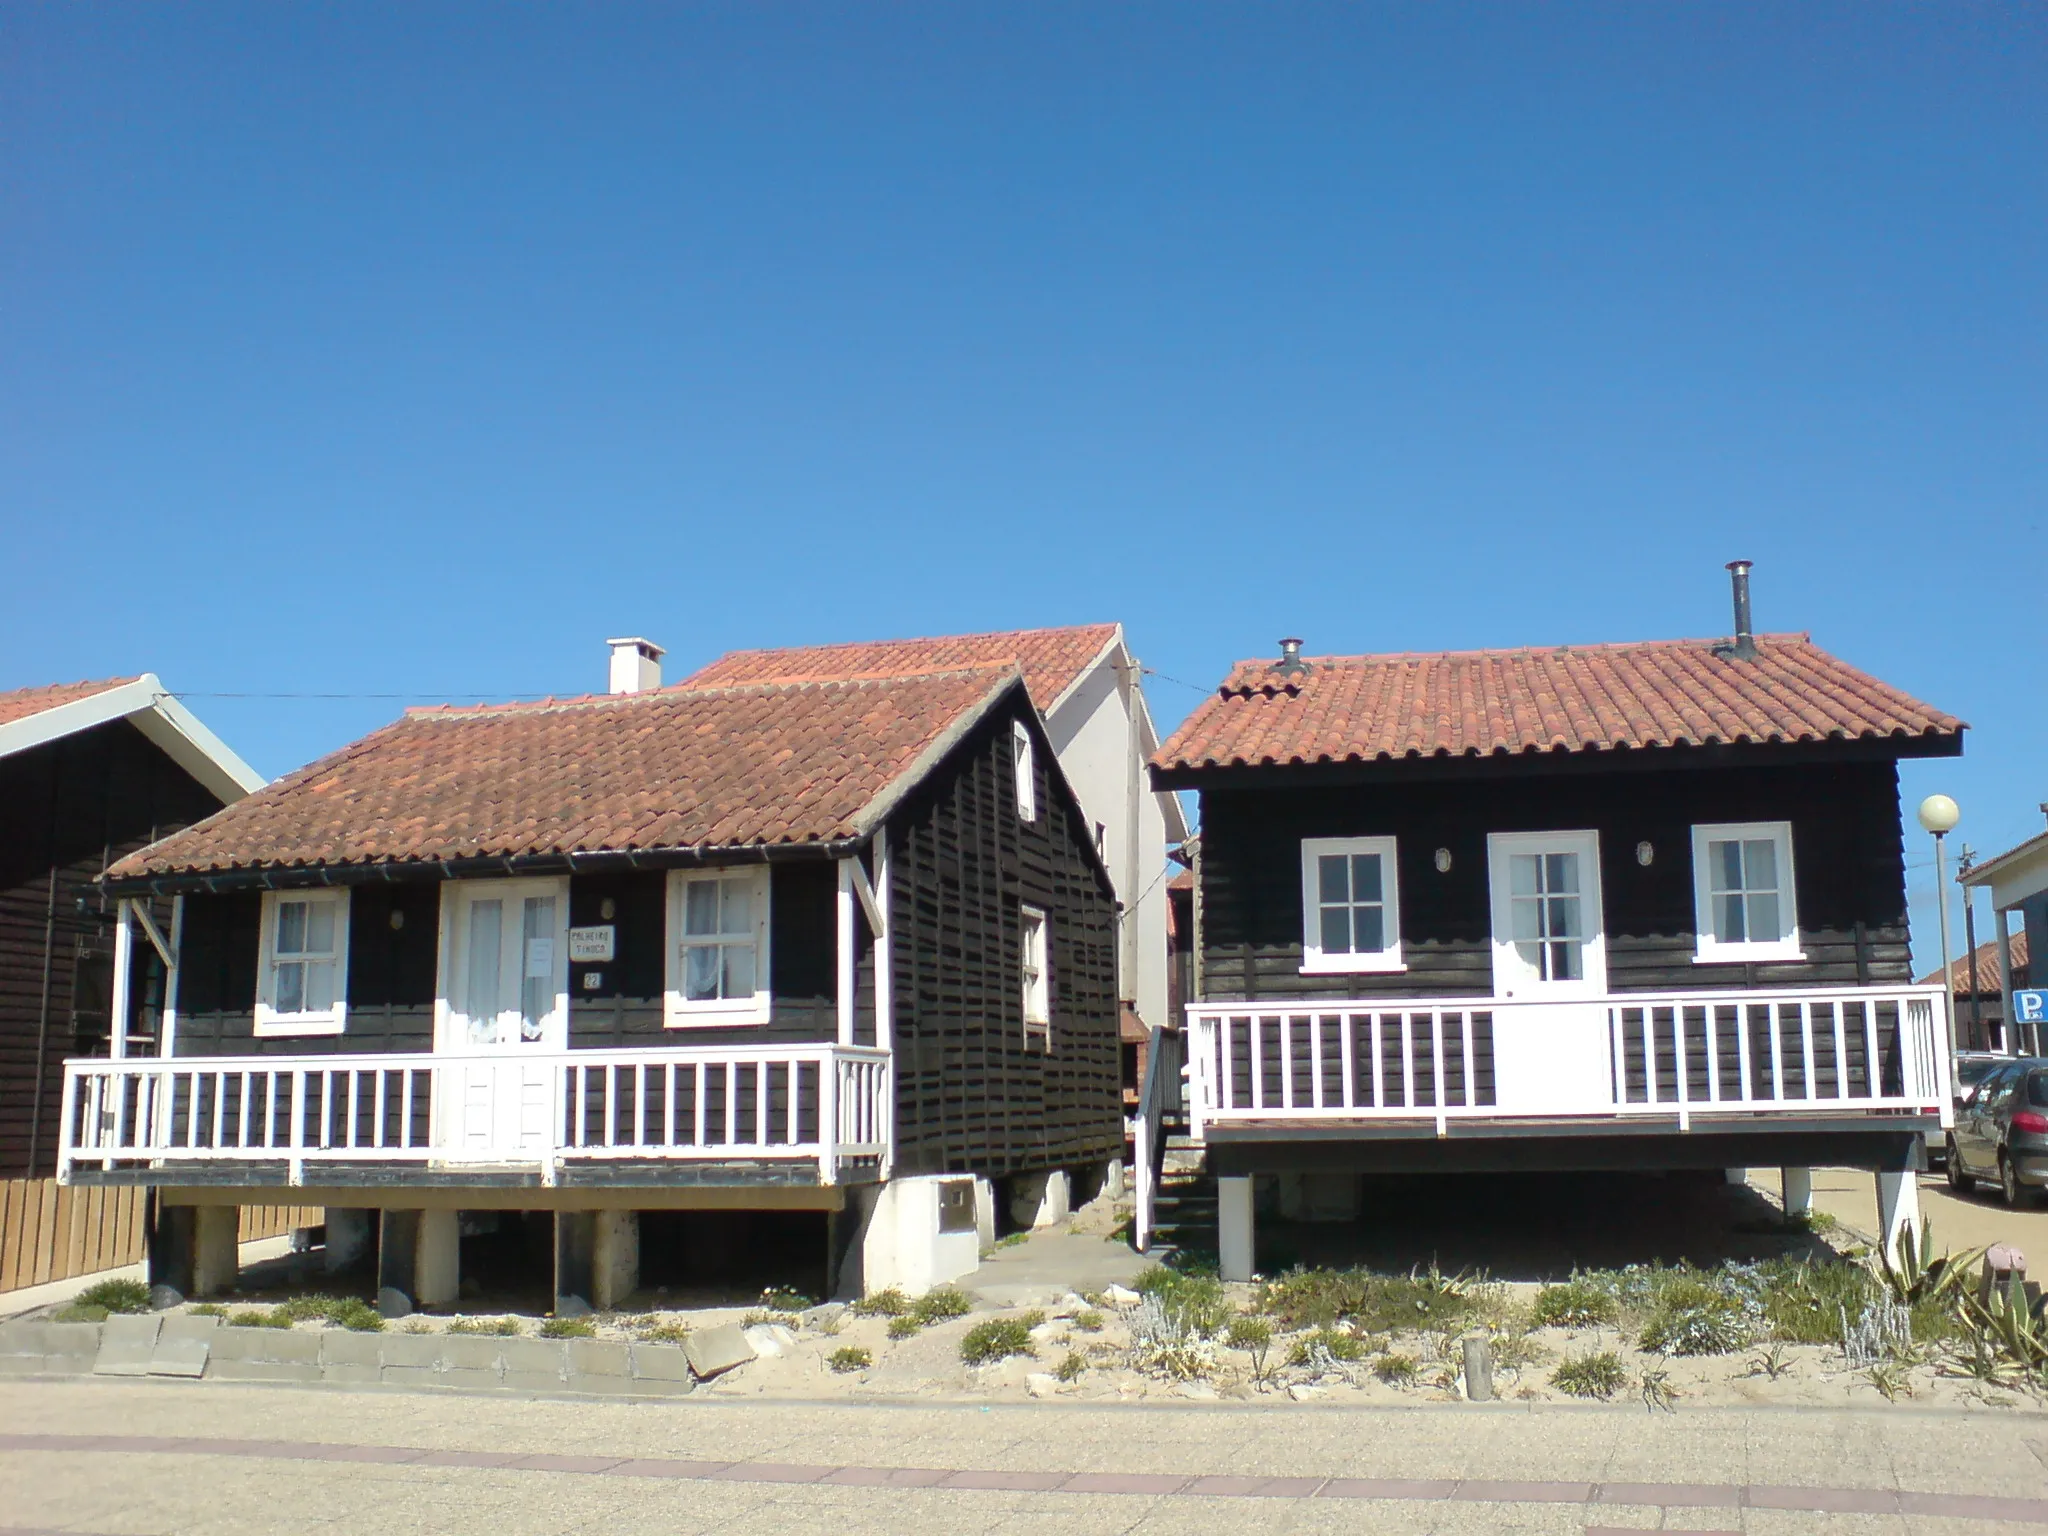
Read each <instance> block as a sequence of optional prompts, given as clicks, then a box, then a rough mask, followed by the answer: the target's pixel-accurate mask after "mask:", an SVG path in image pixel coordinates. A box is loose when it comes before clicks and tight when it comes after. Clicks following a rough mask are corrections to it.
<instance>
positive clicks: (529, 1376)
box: [498, 1371, 568, 1392]
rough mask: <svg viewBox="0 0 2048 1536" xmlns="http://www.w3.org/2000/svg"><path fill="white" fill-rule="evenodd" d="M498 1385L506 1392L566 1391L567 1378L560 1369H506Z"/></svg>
mask: <svg viewBox="0 0 2048 1536" xmlns="http://www.w3.org/2000/svg"><path fill="white" fill-rule="evenodd" d="M498 1385H499V1386H500V1387H501V1388H503V1389H504V1390H505V1391H507V1392H566V1391H567V1390H568V1378H567V1377H566V1376H564V1375H563V1374H562V1373H561V1372H560V1371H507V1372H506V1373H505V1374H504V1375H503V1376H501V1377H500V1378H498Z"/></svg>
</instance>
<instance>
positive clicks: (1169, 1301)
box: [1132, 1264, 1231, 1337]
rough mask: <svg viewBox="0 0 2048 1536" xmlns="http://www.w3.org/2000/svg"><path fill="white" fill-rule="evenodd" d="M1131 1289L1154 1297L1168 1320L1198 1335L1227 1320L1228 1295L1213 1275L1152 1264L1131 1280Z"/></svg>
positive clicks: (1222, 1325)
mask: <svg viewBox="0 0 2048 1536" xmlns="http://www.w3.org/2000/svg"><path fill="white" fill-rule="evenodd" d="M1132 1289H1133V1290H1135V1291H1137V1292H1138V1294H1139V1295H1141V1296H1151V1297H1153V1298H1155V1299H1156V1300H1157V1301H1158V1303H1159V1307H1160V1310H1161V1311H1163V1312H1164V1313H1165V1314H1166V1316H1167V1320H1168V1321H1169V1322H1171V1323H1172V1324H1173V1325H1174V1326H1175V1327H1178V1328H1181V1329H1183V1330H1185V1331H1186V1332H1188V1333H1190V1334H1194V1335H1196V1336H1198V1337H1207V1336H1208V1335H1210V1334H1213V1333H1219V1332H1221V1331H1222V1330H1223V1329H1224V1328H1225V1327H1227V1326H1228V1325H1229V1323H1230V1318H1231V1307H1230V1298H1229V1296H1228V1295H1226V1294H1225V1292H1224V1289H1223V1282H1222V1281H1221V1280H1219V1279H1217V1278H1216V1277H1215V1276H1214V1275H1203V1274H1186V1273H1183V1272H1181V1271H1180V1270H1174V1269H1168V1268H1166V1267H1165V1266H1164V1265H1159V1264H1155V1265H1153V1266H1152V1267H1151V1268H1150V1269H1148V1270H1146V1271H1145V1272H1144V1273H1143V1274H1141V1275H1139V1276H1138V1278H1137V1279H1136V1280H1135V1281H1133V1282H1132Z"/></svg>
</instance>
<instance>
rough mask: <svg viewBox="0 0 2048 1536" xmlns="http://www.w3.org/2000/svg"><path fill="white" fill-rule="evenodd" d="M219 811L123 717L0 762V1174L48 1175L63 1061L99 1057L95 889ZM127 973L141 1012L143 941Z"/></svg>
mask: <svg viewBox="0 0 2048 1536" xmlns="http://www.w3.org/2000/svg"><path fill="white" fill-rule="evenodd" d="M220 805H221V801H220V799H219V797H218V796H216V795H215V794H213V793H212V792H211V791H210V790H208V789H206V788H205V787H204V786H203V785H201V784H200V783H199V782H198V780H196V779H194V778H193V777H192V776H191V775H190V774H188V773H186V772H185V770H184V769H183V768H181V767H179V766H178V765H177V764H176V763H175V762H173V761H172V760H171V759H170V758H169V757H168V756H166V755H165V753H164V752H163V750H162V749H161V748H160V747H158V746H157V745H156V744H155V743H154V742H152V741H150V740H149V738H148V737H146V736H144V735H143V734H142V732H140V731H139V730H137V729H136V728H135V727H134V726H132V725H130V724H129V723H128V722H127V721H125V720H115V721H109V722H108V723H107V724H105V725H101V726H95V727H94V728H92V729H91V730H86V731H80V732H78V733H77V734H76V735H72V736H67V737H63V738H61V739H60V740H57V741H53V742H49V743H47V744H45V745H43V746H40V747H33V748H31V749H29V750H28V751H26V752H17V753H15V754H13V755H11V756H8V757H4V758H0V1177H7V1178H20V1177H41V1176H44V1175H47V1174H49V1173H50V1172H52V1171H53V1169H54V1166H55V1156H56V1145H57V1129H58V1126H57V1121H58V1114H59V1110H60V1106H61V1098H62V1093H63V1078H64V1071H63V1064H64V1059H65V1058H66V1057H67V1056H93V1055H97V1056H104V1055H106V1054H107V1034H108V1028H109V1024H108V1019H107V1007H108V1003H109V1001H110V997H109V986H110V982H111V977H112V967H113V926H112V921H111V913H112V903H111V902H104V903H103V902H102V901H101V899H100V896H99V893H98V889H97V887H96V886H95V885H94V884H93V881H94V880H95V878H96V877H97V876H98V875H99V874H100V873H101V872H102V871H103V870H104V869H106V867H107V866H108V865H109V864H110V863H112V862H113V861H114V860H115V859H118V858H120V857H121V856H122V855H124V854H127V853H130V852H132V851H133V850H135V849H137V848H141V847H143V846H145V845H147V844H149V843H151V842H154V841H155V840H156V839H157V838H159V837H163V836H166V835H168V834H169V833H171V832H175V831H177V830H178V829H179V828H181V827H185V826H189V825H191V824H192V823H193V822H195V821H198V820H200V819H202V818H203V817H206V816H209V815H211V814H212V813H213V812H215V811H217V810H219V809H220ZM81 901H83V903H84V909H83V910H81V909H80V903H81ZM103 908H104V909H105V910H104V912H103V910H102V909H103ZM154 910H155V913H156V916H157V919H158V921H159V923H160V924H161V923H162V922H164V921H166V920H167V919H168V914H169V911H170V904H169V903H168V902H160V903H157V904H156V906H155V908H154ZM135 964H136V973H135V982H136V993H137V997H138V1003H139V1004H140V1005H141V1006H142V1007H143V1008H144V1009H145V1010H146V1009H147V1007H148V1005H149V1004H150V1003H151V1002H152V1001H153V998H152V993H154V994H155V999H160V997H161V989H162V986H163V968H162V965H161V962H159V961H158V959H157V957H156V954H155V952H154V951H153V950H152V949H151V948H150V946H149V943H148V941H147V940H146V939H142V938H141V937H139V936H138V938H137V941H136V945H135ZM136 1022H137V1023H139V1024H140V1025H141V1027H143V1028H147V1027H148V1026H149V1018H148V1015H147V1012H146V1011H145V1012H144V1013H143V1014H142V1016H141V1017H140V1018H139V1019H138V1020H137V1021H136ZM131 1027H132V1026H131Z"/></svg>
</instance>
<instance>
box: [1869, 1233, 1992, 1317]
mask: <svg viewBox="0 0 2048 1536" xmlns="http://www.w3.org/2000/svg"><path fill="white" fill-rule="evenodd" d="M1918 1225H1919V1234H1918V1240H1917V1241H1916V1240H1915V1234H1914V1230H1913V1228H1912V1227H1911V1226H1906V1227H1902V1228H1900V1229H1899V1236H1898V1241H1897V1242H1896V1243H1894V1244H1893V1246H1892V1251H1891V1252H1890V1253H1886V1252H1885V1251H1884V1249H1883V1248H1879V1249H1878V1255H1877V1257H1878V1276H1879V1278H1880V1279H1882V1280H1883V1281H1884V1283H1885V1288H1886V1289H1887V1290H1889V1291H1890V1292H1891V1293H1892V1299H1893V1300H1894V1301H1897V1302H1899V1303H1901V1304H1902V1305H1905V1306H1908V1307H1910V1306H1915V1305H1917V1304H1918V1303H1920V1302H1923V1301H1933V1302H1947V1301H1953V1300H1954V1299H1955V1298H1956V1297H1958V1296H1961V1295H1964V1294H1966V1292H1965V1290H1964V1286H1965V1285H1966V1283H1967V1282H1968V1280H1969V1277H1970V1271H1971V1269H1972V1268H1974V1267H1975V1265H1976V1263H1977V1261H1978V1260H1979V1259H1980V1258H1982V1257H1983V1256H1984V1250H1983V1249H1982V1248H1972V1249H1970V1250H1969V1251H1968V1252H1966V1253H1960V1254H1949V1253H1944V1254H1942V1255H1941V1256H1940V1257H1938V1258H1937V1257H1936V1256H1935V1252H1934V1223H1933V1222H1931V1221H1923V1222H1920V1223H1919V1224H1918Z"/></svg>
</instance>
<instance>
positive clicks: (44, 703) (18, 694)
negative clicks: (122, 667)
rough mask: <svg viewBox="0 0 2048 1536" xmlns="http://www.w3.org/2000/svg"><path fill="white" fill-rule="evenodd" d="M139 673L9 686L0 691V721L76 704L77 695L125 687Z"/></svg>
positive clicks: (81, 696) (10, 722) (82, 697)
mask: <svg viewBox="0 0 2048 1536" xmlns="http://www.w3.org/2000/svg"><path fill="white" fill-rule="evenodd" d="M139 677H140V674H137V676H136V677H110V678H107V679H106V680H105V681H104V682H98V683H46V684H44V685H43V686H42V687H40V688H14V689H10V690H8V691H7V692H4V693H0V725H11V724H13V723H14V722H15V721H16V720H26V719H28V718H29V716H31V715H40V714H42V713H43V712H44V711H45V710H51V709H56V708H58V707H60V706H61V705H65V704H76V703H77V702H78V701H79V700H80V699H89V698H91V697H93V695H95V694H100V693H106V692H108V691H109V690H110V689H114V688H121V687H125V686H126V685H127V684H129V683H132V682H136V681H138V680H139Z"/></svg>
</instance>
